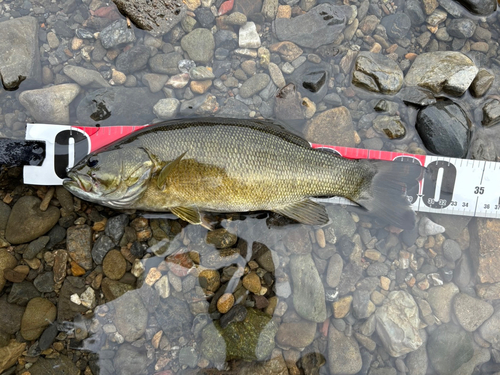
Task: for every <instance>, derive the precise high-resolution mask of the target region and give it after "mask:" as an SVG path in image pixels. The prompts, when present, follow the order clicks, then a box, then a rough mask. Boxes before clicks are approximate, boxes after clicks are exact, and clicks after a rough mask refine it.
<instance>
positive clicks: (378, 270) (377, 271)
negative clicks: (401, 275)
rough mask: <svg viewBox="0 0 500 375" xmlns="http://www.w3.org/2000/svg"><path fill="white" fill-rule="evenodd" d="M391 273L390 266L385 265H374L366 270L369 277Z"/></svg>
mask: <svg viewBox="0 0 500 375" xmlns="http://www.w3.org/2000/svg"><path fill="white" fill-rule="evenodd" d="M388 272H389V266H388V265H387V264H385V263H372V264H370V265H369V266H368V268H367V269H366V273H367V275H368V276H375V277H378V276H385V275H387V273H388Z"/></svg>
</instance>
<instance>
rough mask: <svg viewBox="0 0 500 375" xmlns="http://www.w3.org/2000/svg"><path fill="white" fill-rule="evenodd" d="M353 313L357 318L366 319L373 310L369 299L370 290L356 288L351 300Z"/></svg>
mask: <svg viewBox="0 0 500 375" xmlns="http://www.w3.org/2000/svg"><path fill="white" fill-rule="evenodd" d="M352 310H353V314H354V316H355V317H356V318H357V319H366V318H368V317H369V316H370V315H371V314H373V312H374V311H375V305H374V304H373V302H372V301H370V292H369V291H366V290H356V291H354V294H353V300H352Z"/></svg>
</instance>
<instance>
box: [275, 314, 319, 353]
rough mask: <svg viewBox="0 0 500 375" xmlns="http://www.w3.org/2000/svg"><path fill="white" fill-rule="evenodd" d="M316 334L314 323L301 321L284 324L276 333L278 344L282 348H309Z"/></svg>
mask: <svg viewBox="0 0 500 375" xmlns="http://www.w3.org/2000/svg"><path fill="white" fill-rule="evenodd" d="M315 333H316V324H315V323H314V322H307V321H304V320H302V321H300V322H290V323H282V324H281V325H280V326H279V328H278V332H277V333H276V342H277V343H278V344H279V345H280V346H281V347H285V348H286V347H293V348H305V347H307V346H309V345H310V344H311V343H312V342H313V340H314V336H315Z"/></svg>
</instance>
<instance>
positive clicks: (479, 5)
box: [458, 0, 497, 16]
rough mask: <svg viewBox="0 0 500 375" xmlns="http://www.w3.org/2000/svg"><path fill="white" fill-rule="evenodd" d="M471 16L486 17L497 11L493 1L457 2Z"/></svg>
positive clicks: (463, 0)
mask: <svg viewBox="0 0 500 375" xmlns="http://www.w3.org/2000/svg"><path fill="white" fill-rule="evenodd" d="M458 2H459V3H460V4H461V5H463V6H464V7H465V8H467V10H469V11H470V12H471V13H472V14H477V15H482V16H488V15H490V14H491V13H493V12H494V11H495V10H496V9H497V3H496V2H495V0H458Z"/></svg>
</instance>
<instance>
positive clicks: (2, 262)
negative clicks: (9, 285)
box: [0, 249, 17, 291]
mask: <svg viewBox="0 0 500 375" xmlns="http://www.w3.org/2000/svg"><path fill="white" fill-rule="evenodd" d="M16 265H17V259H16V258H15V257H14V256H13V255H12V254H11V253H10V252H9V251H7V250H6V249H0V291H1V290H2V289H3V288H4V286H5V282H6V280H5V277H4V272H5V270H6V269H13V268H14V267H16Z"/></svg>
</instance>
